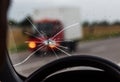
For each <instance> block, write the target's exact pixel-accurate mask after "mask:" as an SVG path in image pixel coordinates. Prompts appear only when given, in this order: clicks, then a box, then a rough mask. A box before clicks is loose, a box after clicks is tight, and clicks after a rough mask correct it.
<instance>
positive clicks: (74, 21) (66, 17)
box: [31, 7, 83, 51]
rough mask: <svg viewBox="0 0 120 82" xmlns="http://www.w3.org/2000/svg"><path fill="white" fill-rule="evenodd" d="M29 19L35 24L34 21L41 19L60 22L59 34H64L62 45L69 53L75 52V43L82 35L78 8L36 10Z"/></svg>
mask: <svg viewBox="0 0 120 82" xmlns="http://www.w3.org/2000/svg"><path fill="white" fill-rule="evenodd" d="M31 18H32V20H33V21H34V22H35V23H36V21H41V20H43V19H50V20H59V21H61V22H62V24H63V29H62V30H61V31H59V32H64V41H63V42H62V45H64V46H66V45H67V46H68V47H69V48H70V51H73V50H75V48H76V43H77V42H78V41H79V40H80V39H82V36H83V34H82V27H81V25H80V10H79V8H76V7H74V8H70V7H66V8H43V9H36V10H35V11H34V12H33V13H32V14H31ZM59 32H58V33H59Z"/></svg>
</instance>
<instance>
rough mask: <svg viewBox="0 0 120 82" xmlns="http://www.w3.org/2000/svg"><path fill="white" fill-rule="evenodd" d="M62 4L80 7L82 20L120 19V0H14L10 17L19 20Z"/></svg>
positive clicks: (112, 20) (111, 20)
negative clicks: (36, 11) (38, 10)
mask: <svg viewBox="0 0 120 82" xmlns="http://www.w3.org/2000/svg"><path fill="white" fill-rule="evenodd" d="M62 6H64V7H66V6H71V7H79V8H80V17H81V22H84V21H89V22H93V21H104V20H106V21H110V22H114V21H120V0H13V1H12V5H11V8H10V11H9V14H8V17H9V18H11V19H15V20H17V21H19V20H22V19H23V18H24V17H25V16H26V15H29V13H31V12H33V10H34V9H39V8H45V7H46V8H47V7H62Z"/></svg>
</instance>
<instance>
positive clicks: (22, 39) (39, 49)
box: [7, 0, 120, 77]
mask: <svg viewBox="0 0 120 82" xmlns="http://www.w3.org/2000/svg"><path fill="white" fill-rule="evenodd" d="M86 4H87V5H86ZM119 4H120V1H118V0H99V1H97V0H12V5H11V7H10V9H9V14H8V26H9V29H8V41H7V43H8V51H9V54H10V58H11V61H12V63H13V66H14V67H15V70H16V71H17V72H18V73H19V74H21V75H23V76H26V77H27V76H29V75H30V74H31V73H33V72H34V71H36V70H37V69H38V68H40V67H42V66H43V65H45V64H47V63H49V62H51V61H54V60H56V59H59V58H61V57H65V56H73V55H95V56H99V57H102V58H106V59H108V60H111V61H113V62H115V63H117V64H118V65H119V64H120V63H119V62H120V11H119V7H120V5H119Z"/></svg>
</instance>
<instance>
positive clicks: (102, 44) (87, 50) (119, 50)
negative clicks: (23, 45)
mask: <svg viewBox="0 0 120 82" xmlns="http://www.w3.org/2000/svg"><path fill="white" fill-rule="evenodd" d="M30 54H31V53H30V52H29V51H26V52H20V53H17V54H13V55H11V58H12V62H13V64H16V63H19V62H21V61H23V60H24V59H25V58H26V57H28V56H29V55H30ZM71 55H94V56H99V57H103V58H105V59H108V60H110V61H112V62H114V63H117V64H119V63H120V38H111V39H106V40H98V41H89V42H82V43H80V44H79V45H78V48H77V51H76V52H74V53H71ZM64 56H67V55H65V54H64V55H63V54H59V55H58V57H59V58H61V57H64ZM56 59H57V57H56V56H55V55H53V54H49V55H48V54H44V55H42V56H35V55H33V56H31V57H30V58H29V59H28V60H27V61H26V62H24V63H23V64H21V65H19V66H15V69H16V70H17V71H18V72H19V73H20V74H22V75H24V76H28V75H30V74H31V73H32V72H33V71H35V70H37V69H38V68H40V67H41V66H43V65H45V64H47V63H49V62H51V61H53V60H56Z"/></svg>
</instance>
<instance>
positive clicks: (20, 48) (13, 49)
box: [9, 44, 28, 53]
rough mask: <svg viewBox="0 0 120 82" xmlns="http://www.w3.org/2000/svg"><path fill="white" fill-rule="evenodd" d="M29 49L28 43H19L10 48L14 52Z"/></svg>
mask: <svg viewBox="0 0 120 82" xmlns="http://www.w3.org/2000/svg"><path fill="white" fill-rule="evenodd" d="M27 49H28V47H27V45H26V44H21V45H18V46H16V47H12V48H10V49H9V50H10V52H12V53H16V52H17V53H18V52H21V51H26V50H27Z"/></svg>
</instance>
